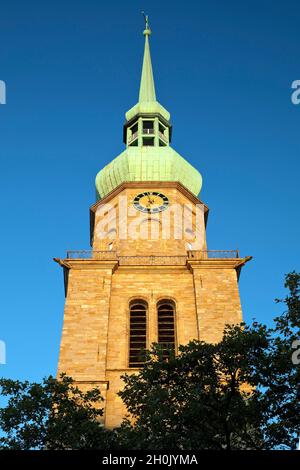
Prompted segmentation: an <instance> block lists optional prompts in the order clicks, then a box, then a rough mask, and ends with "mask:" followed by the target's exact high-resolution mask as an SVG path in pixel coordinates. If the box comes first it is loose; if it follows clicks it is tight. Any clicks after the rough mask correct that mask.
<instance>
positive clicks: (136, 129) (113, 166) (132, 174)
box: [96, 15, 202, 198]
mask: <svg viewBox="0 0 300 470" xmlns="http://www.w3.org/2000/svg"><path fill="white" fill-rule="evenodd" d="M144 17H145V23H146V26H145V29H144V32H143V34H144V36H145V48H144V58H143V66H142V75H141V82H140V91H139V100H138V102H137V104H136V105H135V106H133V107H132V108H131V109H130V110H129V111H127V113H126V115H125V116H126V122H125V124H124V133H123V138H124V143H125V144H126V149H125V150H124V151H123V152H122V153H121V154H120V155H119V156H118V157H116V158H115V159H114V160H112V161H111V162H110V163H108V165H106V166H105V167H104V168H103V169H102V170H101V171H99V173H98V174H97V176H96V191H97V197H98V198H103V197H104V196H106V194H108V193H109V192H111V191H113V190H114V189H115V188H116V187H117V186H119V185H120V184H121V183H123V182H127V181H132V182H133V181H139V182H141V181H152V182H160V181H175V182H176V181H179V182H180V183H181V184H183V185H184V186H185V187H186V188H187V189H189V190H190V191H191V192H192V193H193V194H195V195H196V196H197V194H198V193H199V192H200V189H201V186H202V177H201V174H200V173H199V172H198V170H196V168H194V167H193V166H192V165H191V164H190V163H189V162H188V161H187V160H185V159H184V158H183V157H182V156H181V155H179V153H177V152H176V151H175V150H174V149H173V148H172V147H171V145H170V142H171V137H172V126H171V123H170V113H169V112H168V111H167V110H166V109H165V108H164V107H163V106H162V105H161V104H160V103H159V102H158V101H157V100H156V93H155V85H154V78H153V71H152V63H151V55H150V47H149V36H150V34H151V30H150V27H149V20H148V16H145V15H144ZM187 132H188V129H187ZM187 138H190V135H187Z"/></svg>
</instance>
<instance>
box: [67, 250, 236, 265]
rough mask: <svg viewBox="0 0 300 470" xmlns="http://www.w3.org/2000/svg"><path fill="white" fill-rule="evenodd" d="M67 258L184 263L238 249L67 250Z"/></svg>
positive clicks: (233, 254)
mask: <svg viewBox="0 0 300 470" xmlns="http://www.w3.org/2000/svg"><path fill="white" fill-rule="evenodd" d="M67 258H68V259H93V260H104V261H105V260H116V261H118V262H119V264H120V265H182V266H183V265H185V264H186V261H187V260H192V259H193V260H205V259H224V258H225V259H235V258H239V252H238V250H189V251H187V254H186V255H179V256H176V255H170V256H168V255H166V256H163V255H149V256H141V255H136V256H135V255H128V256H126V255H119V254H117V252H116V251H114V250H69V251H67Z"/></svg>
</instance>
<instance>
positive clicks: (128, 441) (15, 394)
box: [0, 272, 300, 450]
mask: <svg viewBox="0 0 300 470" xmlns="http://www.w3.org/2000/svg"><path fill="white" fill-rule="evenodd" d="M285 287H286V288H287V289H288V294H287V296H286V297H285V298H284V299H280V300H278V299H277V302H278V303H281V304H282V305H284V307H285V311H284V312H283V313H282V315H280V316H279V317H277V318H275V320H274V326H273V327H272V328H269V327H267V326H265V325H263V324H259V323H257V322H254V323H253V324H252V325H246V324H245V323H242V324H240V325H235V326H232V325H231V326H229V325H228V326H227V327H226V329H225V331H224V335H223V338H222V340H221V341H220V342H219V343H216V344H209V343H205V342H203V341H196V340H195V341H191V342H190V343H189V344H187V345H185V346H180V348H179V354H178V355H177V356H174V354H172V353H171V352H170V355H169V358H168V360H165V358H164V357H163V351H162V350H161V348H160V347H159V345H153V347H152V349H151V350H150V351H147V352H146V362H145V365H144V367H143V368H141V369H140V371H139V373H137V374H130V375H128V374H125V376H124V377H123V379H124V383H125V386H124V388H123V390H122V391H120V392H119V395H120V396H121V398H122V399H123V401H124V403H125V405H126V406H127V409H128V412H129V413H130V415H129V418H130V419H129V418H126V419H125V420H124V421H123V423H122V425H121V426H120V427H119V428H118V429H115V430H114V432H111V431H108V430H105V429H104V427H103V426H102V424H101V417H102V416H103V410H102V409H101V408H100V406H99V405H101V400H102V398H101V395H100V391H99V390H98V389H97V388H94V389H92V390H90V391H87V392H83V391H81V390H80V389H79V388H78V387H77V386H76V385H75V384H74V382H73V380H72V379H71V378H70V377H67V376H65V375H62V376H61V377H60V379H59V380H57V379H54V378H53V377H51V376H50V377H49V378H47V379H44V380H43V382H42V383H40V384H39V383H29V382H27V381H25V382H20V381H18V380H9V379H0V392H1V394H2V395H3V396H4V398H5V399H6V400H7V405H6V406H5V407H3V408H2V409H0V427H1V428H2V431H3V434H4V435H3V437H1V438H0V446H1V447H2V448H4V449H83V448H84V449H103V448H105V449H112V448H123V449H124V448H125V449H145V450H147V449H153V450H163V449H166V450H170V449H182V450H190V449H192V450H196V449H220V450H221V449H295V448H296V444H297V442H298V439H299V435H300V390H299V384H300V346H299V351H298V352H297V351H294V350H293V344H295V341H296V340H300V298H299V289H300V274H297V273H295V272H292V273H290V274H288V275H287V276H286V279H285ZM292 358H293V360H292ZM295 358H296V359H297V358H298V359H299V361H297V360H294V359H295ZM297 362H298V363H297Z"/></svg>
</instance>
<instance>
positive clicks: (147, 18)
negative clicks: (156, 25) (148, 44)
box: [142, 11, 150, 31]
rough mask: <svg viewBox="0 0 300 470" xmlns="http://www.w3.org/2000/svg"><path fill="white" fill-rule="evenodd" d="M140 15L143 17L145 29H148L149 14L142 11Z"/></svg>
mask: <svg viewBox="0 0 300 470" xmlns="http://www.w3.org/2000/svg"><path fill="white" fill-rule="evenodd" d="M142 15H143V16H144V18H145V29H146V30H149V31H150V26H149V16H148V15H146V14H145V12H144V11H142Z"/></svg>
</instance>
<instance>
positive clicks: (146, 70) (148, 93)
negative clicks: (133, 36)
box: [139, 16, 156, 103]
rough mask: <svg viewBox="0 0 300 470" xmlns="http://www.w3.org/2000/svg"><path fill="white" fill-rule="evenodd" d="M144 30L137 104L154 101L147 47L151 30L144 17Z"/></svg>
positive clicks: (152, 80) (148, 48)
mask: <svg viewBox="0 0 300 470" xmlns="http://www.w3.org/2000/svg"><path fill="white" fill-rule="evenodd" d="M145 21H146V28H145V30H144V33H143V34H144V36H145V50H144V60H143V68H142V77H141V85H140V94H139V102H140V103H142V102H145V101H148V102H149V101H156V95H155V85H154V79H153V71H152V63H151V55H150V46H149V39H148V38H149V36H150V34H151V29H150V28H149V22H148V16H145Z"/></svg>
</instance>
